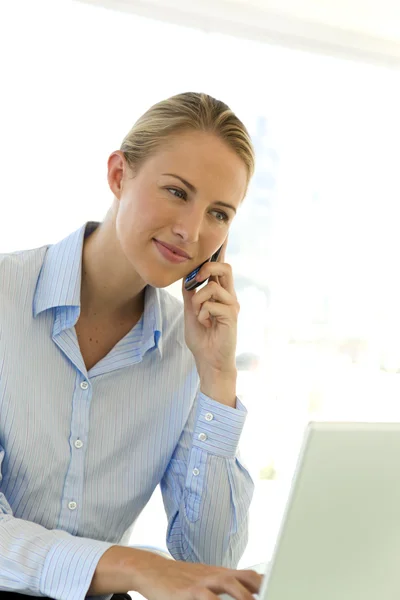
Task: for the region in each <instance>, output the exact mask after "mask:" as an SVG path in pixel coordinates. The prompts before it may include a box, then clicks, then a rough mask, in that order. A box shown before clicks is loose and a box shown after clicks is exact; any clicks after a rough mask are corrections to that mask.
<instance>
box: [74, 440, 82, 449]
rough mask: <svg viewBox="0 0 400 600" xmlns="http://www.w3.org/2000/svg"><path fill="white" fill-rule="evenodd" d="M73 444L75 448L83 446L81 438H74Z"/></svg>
mask: <svg viewBox="0 0 400 600" xmlns="http://www.w3.org/2000/svg"><path fill="white" fill-rule="evenodd" d="M74 446H75V448H82V446H83V442H82V440H76V442H75V444H74Z"/></svg>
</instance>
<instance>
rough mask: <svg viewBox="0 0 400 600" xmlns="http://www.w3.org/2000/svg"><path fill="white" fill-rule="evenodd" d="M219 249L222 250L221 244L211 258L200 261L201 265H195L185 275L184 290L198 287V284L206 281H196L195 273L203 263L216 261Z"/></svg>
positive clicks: (219, 252)
mask: <svg viewBox="0 0 400 600" xmlns="http://www.w3.org/2000/svg"><path fill="white" fill-rule="evenodd" d="M221 250H222V246H221V247H220V248H218V250H217V251H216V252H214V254H213V255H212V256H211V258H209V259H208V260H205V261H204V262H203V263H201V265H199V266H198V267H196V268H195V269H194V270H193V271H192V272H191V273H189V275H187V276H186V277H185V283H184V285H185V290H188V291H190V290H195V289H196V288H197V287H199V285H203V283H205V282H206V281H207V279H205V280H204V281H196V279H195V277H196V275H197V273H198V272H199V271H200V269H201V267H202V266H203V265H205V264H206V263H207V262H217V260H218V257H219V255H220V254H221Z"/></svg>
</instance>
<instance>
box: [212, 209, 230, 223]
mask: <svg viewBox="0 0 400 600" xmlns="http://www.w3.org/2000/svg"><path fill="white" fill-rule="evenodd" d="M212 214H213V215H215V218H216V219H217V221H220V222H221V223H226V222H227V221H229V217H228V215H227V214H226V213H224V212H221V211H220V210H213V211H212Z"/></svg>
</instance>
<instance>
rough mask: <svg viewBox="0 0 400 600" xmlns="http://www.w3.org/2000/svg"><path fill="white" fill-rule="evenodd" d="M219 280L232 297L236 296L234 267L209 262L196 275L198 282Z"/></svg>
mask: <svg viewBox="0 0 400 600" xmlns="http://www.w3.org/2000/svg"><path fill="white" fill-rule="evenodd" d="M209 277H210V278H212V279H214V280H216V279H218V283H219V284H220V285H222V287H223V288H224V289H226V290H228V292H229V293H230V294H232V295H235V287H234V285H233V274H232V267H231V265H230V264H228V263H220V262H208V263H206V264H205V265H203V266H202V267H201V269H200V271H199V272H198V274H197V275H196V279H197V281H205V280H206V279H208V278H209Z"/></svg>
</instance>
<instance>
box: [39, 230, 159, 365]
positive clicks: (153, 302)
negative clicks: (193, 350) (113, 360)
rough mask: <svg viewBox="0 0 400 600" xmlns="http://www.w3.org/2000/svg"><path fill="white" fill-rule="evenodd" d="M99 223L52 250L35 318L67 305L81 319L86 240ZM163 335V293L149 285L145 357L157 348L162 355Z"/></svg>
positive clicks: (45, 265)
mask: <svg viewBox="0 0 400 600" xmlns="http://www.w3.org/2000/svg"><path fill="white" fill-rule="evenodd" d="M99 224H100V223H99V222H97V221H88V222H87V223H85V224H84V225H83V226H82V227H80V228H79V229H77V230H76V231H74V233H71V234H70V235H69V236H68V237H66V238H64V239H63V240H61V241H60V242H58V243H56V244H53V245H52V246H49V247H48V250H47V252H46V255H45V258H44V261H43V265H42V268H41V270H40V273H39V277H38V281H37V284H36V290H35V294H34V297H33V316H34V317H35V318H36V317H37V316H38V315H39V314H40V313H42V312H43V311H45V310H48V309H51V308H56V307H65V306H68V307H76V308H77V309H78V310H77V317H76V318H78V316H79V310H80V306H81V301H80V295H81V275H82V250H83V241H84V239H85V238H86V237H88V236H89V235H90V234H91V233H93V231H94V230H95V229H96V228H97V227H98V226H99ZM161 333H162V314H161V303H160V291H159V290H158V289H156V288H153V287H151V286H147V287H146V290H145V305H144V313H143V337H142V342H143V345H144V348H143V354H144V351H145V350H147V349H149V348H151V347H153V346H157V348H158V350H159V352H160V354H161V353H162V343H161Z"/></svg>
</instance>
